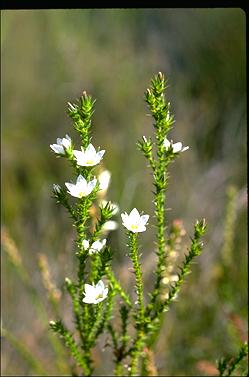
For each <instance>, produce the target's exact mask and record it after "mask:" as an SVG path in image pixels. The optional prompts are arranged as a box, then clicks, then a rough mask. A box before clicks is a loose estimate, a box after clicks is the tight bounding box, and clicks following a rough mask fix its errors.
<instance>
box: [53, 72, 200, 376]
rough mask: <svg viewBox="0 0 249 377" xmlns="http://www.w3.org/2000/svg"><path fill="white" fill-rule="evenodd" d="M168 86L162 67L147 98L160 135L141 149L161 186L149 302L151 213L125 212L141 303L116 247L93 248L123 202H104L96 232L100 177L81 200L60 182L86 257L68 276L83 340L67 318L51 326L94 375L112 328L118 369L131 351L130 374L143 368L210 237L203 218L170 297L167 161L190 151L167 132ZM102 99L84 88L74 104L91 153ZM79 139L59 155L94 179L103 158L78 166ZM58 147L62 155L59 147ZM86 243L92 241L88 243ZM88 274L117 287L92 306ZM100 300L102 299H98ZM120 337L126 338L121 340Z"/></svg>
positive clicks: (59, 196) (60, 197)
mask: <svg viewBox="0 0 249 377" xmlns="http://www.w3.org/2000/svg"><path fill="white" fill-rule="evenodd" d="M165 89H166V80H165V78H164V76H163V74H162V73H161V72H159V74H158V75H156V76H155V77H154V78H153V79H152V80H151V87H150V88H149V89H147V91H146V93H145V100H146V102H147V103H148V105H149V108H150V111H151V113H152V116H153V118H154V119H155V123H154V129H155V142H153V141H152V139H149V140H147V139H146V138H145V137H143V139H142V141H141V142H139V143H138V147H139V149H140V150H141V151H142V152H143V154H144V155H145V157H146V158H147V160H148V161H149V166H150V167H151V169H152V173H153V178H154V183H153V184H154V186H155V188H156V191H155V192H154V204H155V210H154V211H155V217H156V229H157V230H156V244H157V250H156V254H157V257H158V261H157V266H156V271H155V283H154V288H153V290H152V292H151V293H150V302H149V303H148V304H147V306H146V307H145V304H144V284H143V277H142V267H141V263H140V255H139V245H138V232H144V231H145V230H146V226H145V225H146V223H147V221H148V217H149V216H147V215H145V216H141V217H140V215H139V213H138V212H137V210H135V211H136V212H134V213H133V212H131V214H130V215H129V216H128V215H127V214H125V215H122V216H124V218H123V221H124V223H123V225H124V226H125V227H126V228H127V229H128V230H129V232H128V239H129V243H128V246H129V257H130V259H131V262H132V264H133V270H134V275H135V282H136V283H135V291H136V295H137V302H135V303H134V304H133V303H132V302H131V300H130V298H129V297H128V295H127V294H126V293H125V292H124V290H123V289H122V288H121V285H120V284H119V283H118V281H117V280H116V279H115V277H114V274H113V271H112V266H111V260H112V252H111V249H110V247H108V246H104V248H103V250H102V251H101V252H100V250H98V251H97V252H94V254H91V255H90V252H89V250H90V249H91V247H93V246H90V245H94V243H95V244H96V242H97V243H98V242H100V241H99V240H98V238H99V237H101V232H102V229H103V226H104V225H105V223H106V222H107V221H109V220H110V219H111V218H112V216H113V212H114V210H115V207H114V206H113V205H112V204H111V202H107V203H106V204H105V205H101V206H100V207H99V211H100V216H99V218H98V219H97V221H96V222H95V227H94V228H93V229H92V231H91V230H90V229H89V228H88V227H89V221H90V220H91V211H90V209H91V208H92V206H93V205H94V200H95V199H96V196H97V193H98V191H99V189H100V186H99V184H98V183H97V184H96V182H95V187H94V188H93V189H92V192H91V193H88V194H86V195H84V196H83V197H81V196H80V197H79V199H78V201H77V202H76V203H75V204H70V202H69V198H68V193H71V192H70V191H69V192H66V191H65V190H63V189H62V188H61V187H60V186H59V185H54V186H53V192H54V197H55V199H56V201H57V202H59V203H60V204H61V205H63V206H64V207H65V208H66V209H67V211H68V212H69V214H70V215H71V217H72V219H73V222H74V226H75V228H76V231H77V237H76V244H77V252H76V256H77V257H78V261H79V264H78V282H77V283H74V282H72V281H71V279H69V278H66V281H65V283H66V288H67V291H68V292H69V294H70V296H71V299H72V303H73V312H74V317H75V324H76V330H77V331H78V333H79V338H80V340H81V345H80V346H78V345H77V343H76V342H75V341H74V339H73V335H72V334H71V333H69V331H68V330H67V329H66V328H65V326H64V325H63V324H62V322H61V320H57V321H56V322H54V321H52V322H50V327H51V329H52V330H53V331H54V332H56V333H58V334H59V335H60V337H61V338H62V339H63V341H64V343H65V345H66V346H67V347H68V348H69V350H70V352H71V354H72V356H73V357H74V358H75V360H76V362H77V364H78V365H79V366H80V367H81V368H82V369H83V372H84V374H85V375H90V374H92V372H93V360H92V357H91V349H92V348H93V347H94V346H95V344H96V342H97V339H98V337H99V336H100V335H101V334H102V333H103V332H104V331H105V330H108V331H109V333H110V335H111V337H112V342H113V352H114V362H115V373H116V374H117V375H120V374H121V373H122V371H123V368H124V365H123V361H124V360H125V359H126V357H129V358H130V362H129V363H130V364H129V367H128V373H129V375H131V376H133V375H137V373H139V368H140V367H139V364H140V360H141V354H142V350H143V349H144V347H147V349H148V347H150V346H151V345H152V342H151V339H152V337H153V339H155V334H156V333H157V332H158V330H159V328H160V318H161V316H162V313H163V312H165V311H167V310H168V307H169V305H170V304H171V302H172V301H173V300H174V299H175V298H176V296H177V294H178V292H179V290H180V287H181V285H182V283H183V281H184V279H185V276H186V275H187V274H189V273H190V264H191V262H192V260H193V258H194V257H196V256H198V255H200V253H201V250H202V242H201V241H200V239H201V237H202V236H203V235H204V233H205V229H206V223H205V220H202V221H197V222H196V224H195V227H194V237H193V239H192V242H191V247H190V250H189V253H188V254H187V255H186V256H185V260H184V262H183V264H182V266H181V267H180V272H179V274H178V280H177V281H176V282H175V284H174V285H172V287H171V289H170V291H169V294H168V298H167V299H166V300H165V299H164V300H162V299H161V297H160V293H161V281H162V278H163V271H164V270H165V268H166V265H167V255H166V243H167V241H166V239H167V235H166V232H165V228H166V219H165V197H166V196H165V192H166V189H167V183H168V173H167V168H168V165H169V162H171V161H173V160H174V158H175V156H176V155H178V154H179V152H181V151H183V149H182V147H181V146H180V148H179V149H178V150H174V144H173V142H171V143H170V142H168V141H167V138H166V137H167V134H168V132H169V131H170V129H171V126H172V124H173V115H171V114H170V104H169V103H166V101H165V97H164V91H165ZM94 102H95V101H93V100H92V98H91V96H88V95H87V94H86V92H84V93H83V95H82V97H81V98H80V100H79V101H78V105H75V104H73V105H72V104H69V107H68V114H69V116H70V117H71V119H72V120H73V124H74V128H75V129H76V131H77V132H78V133H79V136H80V139H81V144H82V151H83V152H84V150H87V148H88V145H89V143H90V140H91V138H90V130H91V124H92V121H91V117H92V115H93V105H94ZM166 141H167V143H166ZM168 144H169V146H168ZM72 145H73V142H72V141H71V139H70V145H68V142H67V145H66V146H65V145H64V144H63V148H64V152H63V153H61V150H59V152H60V153H59V155H61V156H63V155H65V157H66V158H67V159H68V160H69V161H70V162H71V163H72V165H73V167H74V168H75V172H76V174H81V175H82V176H83V177H84V178H85V179H86V182H87V181H89V180H90V179H91V178H93V169H94V166H93V165H96V164H94V163H91V165H90V166H89V167H88V166H83V167H81V166H77V163H78V160H77V159H75V158H74V151H73V149H72ZM181 145H182V144H181ZM154 149H156V150H154ZM185 149H186V148H185ZM56 153H57V154H58V152H57V151H56ZM84 153H85V152H84ZM153 154H154V155H153ZM77 182H78V179H77ZM74 196H75V194H74ZM132 213H133V215H134V216H135V217H136V220H134V219H135V217H132V216H133V215H132ZM135 213H136V214H135ZM138 216H139V219H138ZM127 219H128V220H127ZM125 221H126V222H125ZM127 221H128V223H127ZM132 221H133V222H132ZM134 221H135V222H134ZM137 221H140V222H141V224H142V225H141V224H140V225H139V223H138V222H137ZM139 226H140V228H139ZM86 238H87V239H86ZM86 243H87V245H89V246H85V245H86ZM89 247H90V249H89ZM87 266H89V267H90V271H89V272H87V270H86V268H87ZM87 277H88V279H90V281H92V282H93V283H94V284H99V283H98V282H100V280H101V279H102V278H103V277H106V278H107V279H108V281H109V292H108V297H107V298H106V297H104V299H105V301H104V302H100V303H98V301H97V302H92V303H91V304H90V305H89V303H88V302H84V295H86V294H87V293H84V287H85V289H87V285H85V281H86V278H87ZM102 284H103V283H102ZM93 287H94V286H93ZM91 289H93V288H91ZM116 294H119V295H120V297H121V298H122V299H123V300H124V303H125V304H126V305H122V306H121V308H120V311H119V313H120V321H121V332H120V333H119V332H117V330H115V329H114V326H113V325H112V324H111V322H112V316H113V314H112V312H113V308H114V299H115V296H116ZM93 303H95V304H97V305H93ZM130 312H131V313H133V318H134V323H133V327H134V331H135V336H133V340H132V338H131V336H130V335H129V333H128V324H129V317H130ZM118 339H120V341H119V340H118ZM148 354H149V353H148ZM145 369H146V368H145ZM147 369H148V368H147Z"/></svg>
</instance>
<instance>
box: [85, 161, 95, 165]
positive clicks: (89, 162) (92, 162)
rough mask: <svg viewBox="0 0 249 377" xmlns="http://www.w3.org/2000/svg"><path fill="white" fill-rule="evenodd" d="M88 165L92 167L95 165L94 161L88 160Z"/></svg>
mask: <svg viewBox="0 0 249 377" xmlns="http://www.w3.org/2000/svg"><path fill="white" fill-rule="evenodd" d="M86 164H87V165H90V166H91V165H93V164H94V160H87V161H86Z"/></svg>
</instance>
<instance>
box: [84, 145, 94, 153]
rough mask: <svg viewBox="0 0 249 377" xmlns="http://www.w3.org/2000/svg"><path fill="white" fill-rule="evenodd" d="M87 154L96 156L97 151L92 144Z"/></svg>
mask: <svg viewBox="0 0 249 377" xmlns="http://www.w3.org/2000/svg"><path fill="white" fill-rule="evenodd" d="M85 153H87V154H89V155H93V156H95V155H96V149H95V148H94V146H93V145H92V144H89V145H88V147H87V148H86V150H85Z"/></svg>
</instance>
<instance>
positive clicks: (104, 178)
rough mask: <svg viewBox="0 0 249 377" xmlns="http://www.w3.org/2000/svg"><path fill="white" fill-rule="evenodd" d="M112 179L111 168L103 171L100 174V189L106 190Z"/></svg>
mask: <svg viewBox="0 0 249 377" xmlns="http://www.w3.org/2000/svg"><path fill="white" fill-rule="evenodd" d="M110 179H111V173H110V172H109V170H104V171H102V173H100V175H99V176H98V181H99V189H100V190H104V191H106V190H107V189H108V187H109V184H110Z"/></svg>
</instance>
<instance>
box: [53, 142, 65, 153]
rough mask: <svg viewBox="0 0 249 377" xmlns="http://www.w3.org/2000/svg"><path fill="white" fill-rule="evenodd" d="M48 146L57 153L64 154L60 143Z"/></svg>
mask: <svg viewBox="0 0 249 377" xmlns="http://www.w3.org/2000/svg"><path fill="white" fill-rule="evenodd" d="M50 148H51V149H52V150H53V151H54V152H55V153H58V154H65V151H64V148H63V146H61V145H58V144H50Z"/></svg>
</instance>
